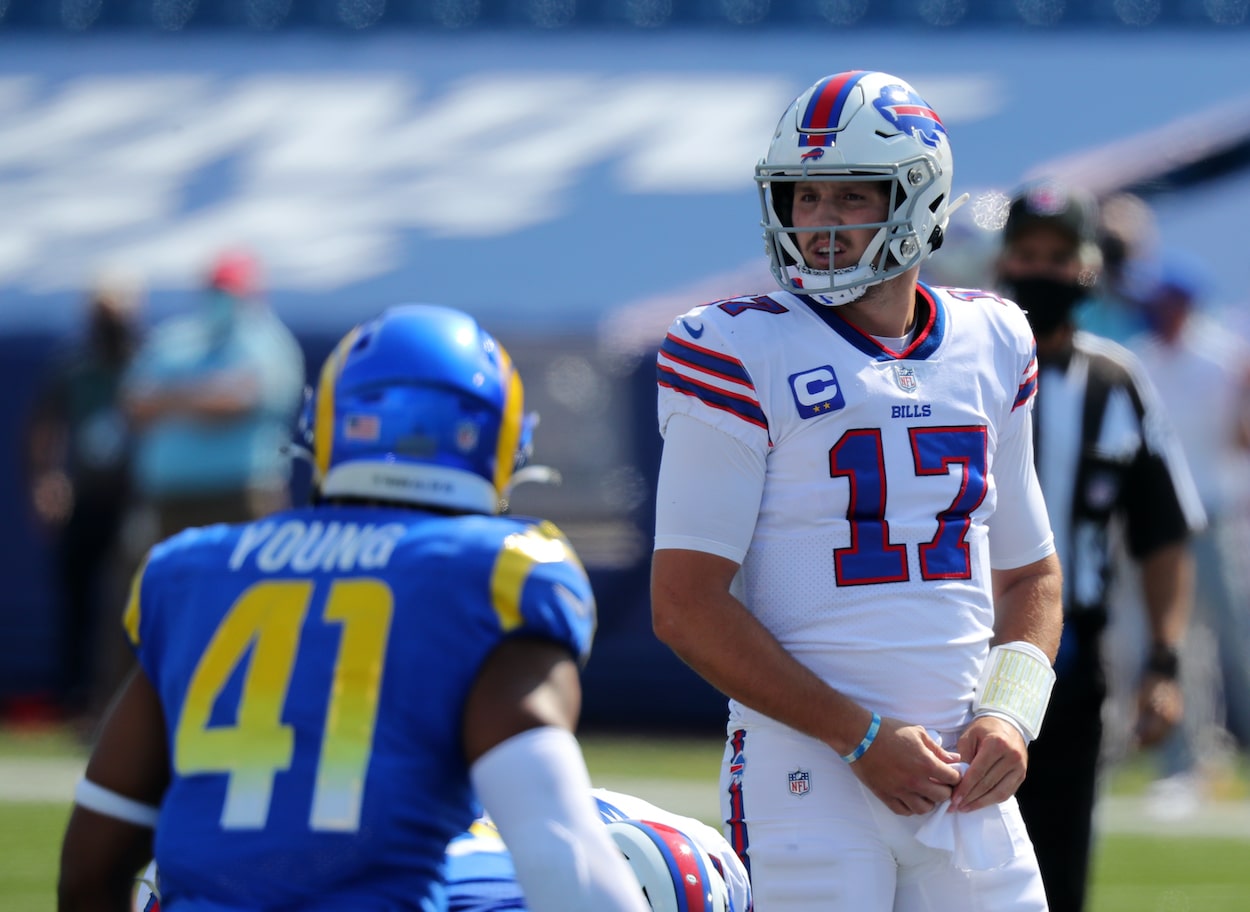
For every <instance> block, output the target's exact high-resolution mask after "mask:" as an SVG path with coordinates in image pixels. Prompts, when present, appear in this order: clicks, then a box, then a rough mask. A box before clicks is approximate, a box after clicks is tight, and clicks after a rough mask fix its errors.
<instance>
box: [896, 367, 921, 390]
mask: <svg viewBox="0 0 1250 912" xmlns="http://www.w3.org/2000/svg"><path fill="white" fill-rule="evenodd" d="M894 380H895V382H896V383H898V388H899V389H901V390H902V391H903V392H905V393H914V392H915V391H916V386H917V384H916V370H915V368H912V367H908V366H907V365H906V364H896V365H894Z"/></svg>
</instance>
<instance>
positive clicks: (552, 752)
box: [469, 726, 648, 912]
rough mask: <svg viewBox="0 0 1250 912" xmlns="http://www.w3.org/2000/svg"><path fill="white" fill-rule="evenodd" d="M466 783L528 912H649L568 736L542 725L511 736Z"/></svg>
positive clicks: (490, 752) (482, 761)
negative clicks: (508, 859)
mask: <svg viewBox="0 0 1250 912" xmlns="http://www.w3.org/2000/svg"><path fill="white" fill-rule="evenodd" d="M469 776H470V779H471V780H472V783H473V788H474V789H475V790H476V792H477V795H478V798H479V799H481V802H482V804H483V806H484V807H485V808H486V810H487V812H488V813H489V814H490V816H491V818H492V819H493V820H494V822H495V826H497V827H498V828H499V835H500V836H501V837H502V838H503V841H504V844H505V845H507V846H508V851H509V852H510V853H511V854H512V860H513V863H514V864H515V866H516V877H517V883H519V884H520V885H521V892H522V893H524V894H525V903H526V907H527V908H528V909H530V910H531V912H586V910H588V909H594V910H596V912H648V910H647V905H646V901H645V900H644V899H643V897H642V893H641V892H640V891H639V890H638V881H637V879H636V878H635V877H634V875H633V872H632V871H631V870H630V868H629V865H628V863H627V862H626V861H625V859H624V857H622V855H621V853H620V851H619V850H618V849H617V848H616V846H615V844H614V843H613V842H612V837H611V836H610V835H609V834H608V831H607V829H606V828H605V827H604V826H603V823H602V822H601V821H600V819H599V812H598V809H597V808H596V806H595V802H594V800H593V799H592V798H591V797H590V774H589V773H587V772H586V762H585V760H584V759H583V758H582V752H581V747H580V746H579V745H578V743H577V739H576V738H574V737H573V734H572V733H571V732H568V731H566V730H564V729H562V728H555V727H552V726H546V727H542V728H532V729H530V730H529V731H525V732H522V733H521V734H519V735H514V736H513V737H511V738H509V739H508V740H507V741H504V742H503V743H501V744H497V745H496V746H495V747H492V748H491V749H490V750H488V751H487V752H486V753H485V754H483V755H482V756H481V757H479V758H478V760H477V762H475V763H474V764H473V766H472V768H471V769H470V771H469Z"/></svg>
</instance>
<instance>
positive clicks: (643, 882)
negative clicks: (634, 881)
mask: <svg viewBox="0 0 1250 912" xmlns="http://www.w3.org/2000/svg"><path fill="white" fill-rule="evenodd" d="M607 827H608V832H609V833H610V834H611V836H612V841H613V842H614V843H616V847H617V848H618V849H620V850H621V853H622V854H623V855H624V856H625V860H626V861H627V862H629V867H630V869H631V870H632V871H633V872H634V876H635V877H637V878H638V884H639V886H641V887H642V894H643V896H644V897H646V900H647V904H648V905H649V906H650V907H651V908H652V910H654V912H729V888H728V887H727V886H726V885H725V879H724V877H723V876H722V875H721V873H720V869H719V868H717V867H716V863H715V862H714V861H712V859H711V857H710V856H709V855H708V854H707V852H705V851H704V850H703V849H701V848H700V847H699V844H698V843H697V842H695V840H693V839H691V838H690V837H689V836H687V835H686V834H685V833H683V832H681V830H677V829H674V828H673V827H671V826H667V825H666V824H663V823H656V822H655V821H650V820H633V819H629V820H614V821H612V822H611V823H609V824H607Z"/></svg>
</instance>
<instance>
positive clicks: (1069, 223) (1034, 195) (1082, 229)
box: [1003, 180, 1098, 244]
mask: <svg viewBox="0 0 1250 912" xmlns="http://www.w3.org/2000/svg"><path fill="white" fill-rule="evenodd" d="M1037 224H1049V225H1053V226H1054V227H1056V228H1059V229H1062V230H1063V231H1066V232H1067V233H1068V234H1069V235H1071V237H1072V240H1073V241H1074V242H1076V243H1077V244H1093V243H1095V241H1096V240H1097V231H1098V214H1097V205H1096V204H1095V202H1094V198H1093V197H1092V196H1091V195H1090V194H1088V193H1086V192H1085V191H1083V190H1078V189H1076V188H1074V187H1065V186H1064V185H1063V184H1060V183H1058V182H1057V181H1053V180H1043V181H1038V182H1036V183H1033V184H1029V185H1028V186H1027V187H1024V188H1023V189H1021V190H1020V191H1018V192H1017V193H1016V195H1015V196H1013V197H1012V200H1011V206H1010V207H1009V208H1008V210H1007V224H1006V225H1005V226H1004V227H1003V237H1004V239H1005V240H1006V241H1007V242H1008V243H1010V242H1011V241H1013V240H1014V239H1015V238H1016V237H1018V236H1019V235H1020V233H1021V232H1022V231H1024V230H1025V229H1027V228H1030V227H1032V226H1033V225H1037Z"/></svg>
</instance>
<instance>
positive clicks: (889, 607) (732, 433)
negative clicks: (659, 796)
mask: <svg viewBox="0 0 1250 912" xmlns="http://www.w3.org/2000/svg"><path fill="white" fill-rule="evenodd" d="M951 171H952V159H951V153H950V146H949V142H948V139H947V135H946V130H945V128H944V127H943V125H942V123H941V121H940V119H939V118H938V115H937V114H935V113H934V112H933V110H932V109H931V108H930V107H929V105H927V104H926V103H925V102H924V100H923V99H922V98H921V97H920V96H919V95H918V94H917V93H916V92H915V90H914V89H913V88H912V87H911V86H909V85H908V84H907V83H906V82H904V81H903V80H901V79H899V78H897V77H894V76H891V75H889V74H886V73H878V72H870V71H855V72H848V73H839V74H836V75H832V76H828V77H826V78H824V79H821V80H820V81H818V82H817V83H815V84H814V85H813V86H811V87H810V88H809V89H807V90H806V91H805V92H803V93H802V94H801V95H800V96H799V97H798V98H797V99H796V100H795V101H794V102H793V103H792V104H791V106H790V107H789V108H788V110H787V111H786V112H785V114H784V115H783V116H782V118H781V121H780V123H779V124H778V127H777V131H776V134H775V135H774V137H773V140H772V143H771V145H770V147H769V150H768V153H767V155H766V157H765V158H764V159H763V160H762V161H761V163H760V165H759V166H758V167H757V169H756V174H755V179H756V181H757V183H758V185H759V191H760V200H761V204H762V207H763V218H764V237H765V240H766V247H767V250H768V253H769V256H770V259H771V262H772V269H773V273H774V275H775V276H776V278H777V280H778V283H779V284H780V286H781V289H782V290H780V291H776V292H773V293H772V294H768V295H763V296H751V297H743V298H736V299H730V300H725V301H719V302H716V303H713V304H708V305H704V306H700V307H696V308H694V309H693V310H691V311H689V312H688V313H686V314H684V315H682V316H681V317H679V318H677V319H676V320H674V321H673V323H672V325H671V327H670V329H669V331H668V334H667V336H666V337H665V339H664V341H663V343H662V345H661V348H660V352H659V357H658V364H657V366H658V380H659V387H660V389H659V423H660V430H661V432H662V433H663V435H664V452H663V458H662V462H661V468H660V477H659V482H658V491H657V520H656V540H655V548H656V550H655V554H654V559H653V567H652V610H653V620H654V625H655V630H656V632H657V634H658V636H659V637H660V638H661V639H662V640H663V641H664V642H665V643H667V644H668V645H669V646H670V647H671V648H672V649H673V650H674V651H675V652H676V653H677V654H678V655H679V656H680V657H681V658H682V659H684V660H685V661H686V662H687V663H688V664H689V665H691V666H692V667H693V668H694V669H695V670H696V671H698V672H699V673H700V674H701V675H702V676H703V677H705V678H706V679H707V680H708V681H709V682H710V683H711V684H713V685H714V686H716V687H717V688H718V689H719V690H721V691H722V692H724V693H725V694H727V695H728V697H729V698H730V703H729V724H728V728H727V733H728V739H727V744H726V750H725V757H724V763H723V766H722V771H721V803H722V809H723V811H724V816H725V822H726V833H727V835H728V837H729V839H730V842H731V843H733V845H734V847H735V849H736V850H737V851H738V853H739V855H740V856H741V857H742V858H743V861H744V862H745V863H746V865H747V867H748V870H749V871H750V875H751V880H752V888H753V891H754V896H755V898H756V904H757V906H758V907H759V908H760V909H761V910H766V912H790V910H803V912H812V910H817V909H819V910H832V912H844V910H846V912H850V910H854V912H919V910H934V909H965V908H986V909H995V910H999V912H1002V910H1044V909H1045V908H1046V899H1045V895H1044V893H1043V890H1042V885H1041V881H1040V877H1039V875H1038V869H1037V862H1036V858H1035V856H1034V853H1033V849H1032V846H1031V845H1030V843H1029V840H1028V837H1027V835H1026V833H1025V830H1024V826H1023V824H1022V823H1021V820H1020V815H1019V810H1018V808H1017V806H1016V803H1015V799H1014V798H1013V794H1014V792H1015V790H1016V788H1017V787H1018V786H1019V785H1020V783H1021V782H1022V781H1023V779H1024V775H1025V768H1026V764H1027V746H1028V742H1029V740H1030V739H1031V738H1033V737H1035V736H1036V734H1037V732H1038V730H1039V727H1040V725H1041V720H1042V717H1043V715H1044V712H1045V709H1046V704H1047V701H1048V699H1049V694H1050V687H1051V684H1052V683H1053V679H1054V674H1053V671H1052V668H1051V663H1052V662H1053V660H1054V656H1055V650H1056V648H1057V645H1058V639H1059V633H1060V627H1061V624H1062V615H1061V610H1060V583H1061V574H1060V568H1059V563H1058V560H1057V558H1056V557H1055V554H1054V544H1053V538H1052V535H1051V531H1050V525H1049V520H1048V517H1047V514H1046V509H1045V505H1044V503H1043V501H1042V498H1041V494H1040V492H1039V490H1038V485H1037V478H1036V475H1035V472H1034V467H1033V449H1032V431H1031V422H1030V412H1031V407H1032V400H1033V393H1034V389H1035V384H1036V372H1037V367H1036V360H1035V350H1034V349H1035V345H1034V340H1033V336H1032V333H1031V332H1030V330H1029V325H1028V323H1027V321H1026V320H1025V317H1024V314H1023V313H1022V312H1021V311H1020V309H1019V308H1018V307H1016V306H1015V305H1014V304H1013V303H1011V302H1008V301H1004V300H1002V299H1000V298H999V297H997V296H996V295H994V294H992V293H988V292H982V291H977V290H969V289H946V288H929V287H927V286H925V285H923V284H920V283H919V281H918V272H919V267H920V263H921V262H922V261H923V260H924V259H925V258H926V257H927V256H928V255H929V254H930V253H931V252H932V251H933V250H935V249H937V247H938V246H939V245H940V244H941V240H942V231H943V229H944V227H945V225H946V223H947V219H948V216H949V213H950V212H951V211H952V209H953V207H954V206H956V205H958V203H959V202H961V201H952V200H951Z"/></svg>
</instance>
